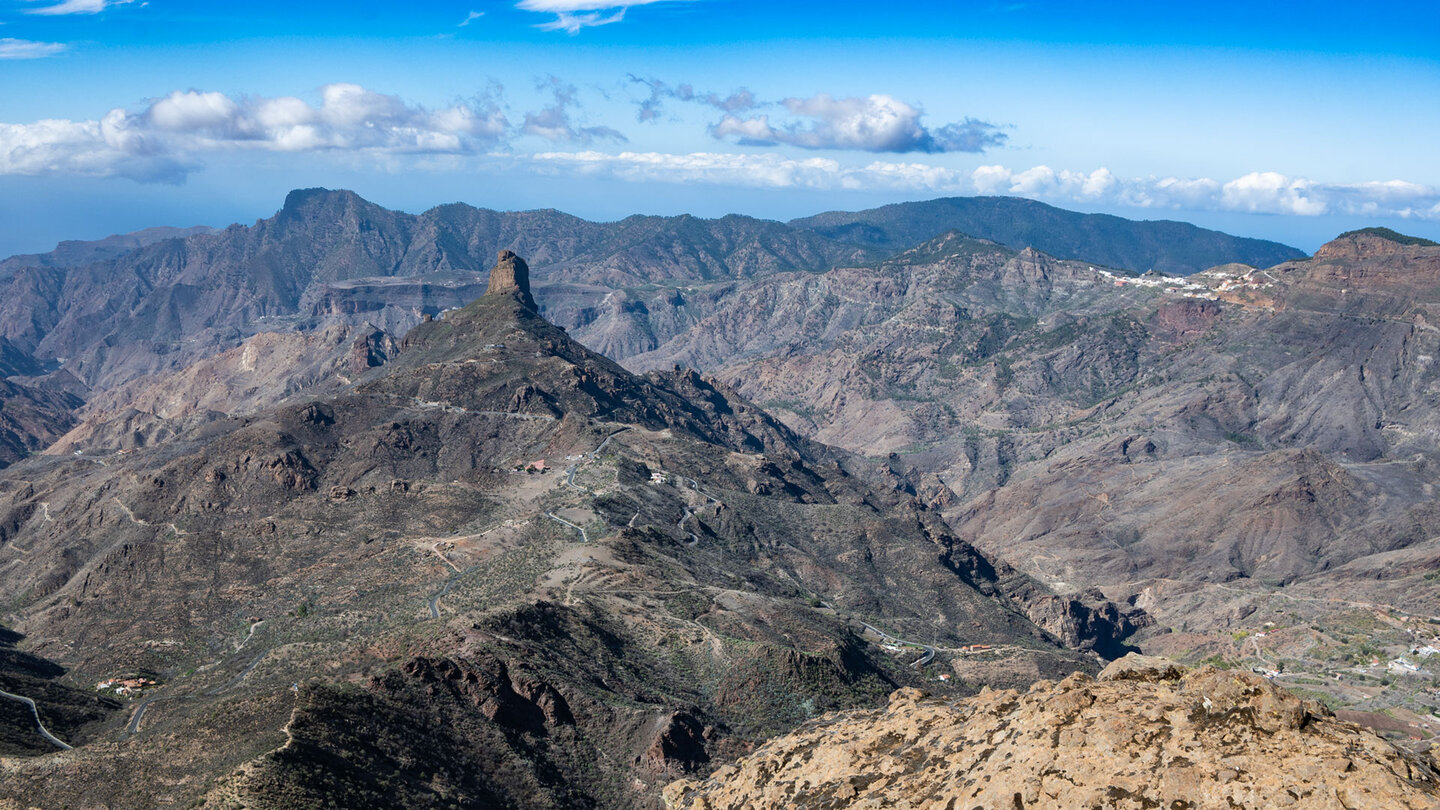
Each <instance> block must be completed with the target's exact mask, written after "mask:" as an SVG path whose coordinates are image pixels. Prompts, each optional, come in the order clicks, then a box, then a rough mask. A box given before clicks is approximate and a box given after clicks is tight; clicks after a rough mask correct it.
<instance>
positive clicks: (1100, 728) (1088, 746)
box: [665, 658, 1440, 810]
mask: <svg viewBox="0 0 1440 810" xmlns="http://www.w3.org/2000/svg"><path fill="white" fill-rule="evenodd" d="M1437 779H1440V774H1437V773H1436V770H1435V763H1434V762H1431V761H1426V760H1422V759H1420V758H1417V757H1415V756H1414V755H1411V754H1407V753H1405V752H1403V751H1401V750H1400V749H1398V748H1396V747H1395V746H1394V745H1392V744H1391V743H1389V742H1387V741H1385V740H1384V739H1382V738H1381V737H1379V736H1377V735H1376V734H1374V733H1373V732H1370V731H1368V730H1365V729H1362V728H1360V727H1359V726H1355V725H1352V724H1350V723H1345V722H1341V721H1339V720H1337V719H1335V718H1334V717H1333V716H1331V714H1330V712H1329V711H1327V710H1326V709H1325V708H1324V707H1322V706H1320V705H1319V704H1317V703H1312V702H1308V701H1303V700H1301V699H1300V698H1297V697H1295V696H1294V695H1292V694H1290V693H1289V692H1287V691H1285V690H1284V689H1282V688H1280V687H1277V686H1275V685H1274V684H1273V683H1271V682H1270V681H1267V680H1265V679H1264V678H1261V677H1258V676H1255V675H1251V674H1249V673H1240V672H1227V671H1222V670H1218V669H1215V668H1214V667H1208V666H1207V667H1201V668H1199V669H1195V670H1191V671H1189V672H1186V671H1184V670H1183V668H1181V667H1179V666H1177V665H1175V664H1173V663H1171V662H1169V661H1164V660H1156V659H1145V658H1126V659H1122V660H1121V661H1118V662H1116V663H1115V664H1112V665H1111V666H1110V667H1109V668H1107V669H1106V671H1105V672H1102V673H1101V675H1100V677H1099V679H1098V680H1096V679H1092V678H1090V677H1089V676H1087V675H1084V674H1082V673H1075V674H1074V675H1071V676H1070V677H1068V678H1066V679H1064V680H1063V681H1060V682H1059V683H1055V682H1052V681H1039V682H1037V683H1036V684H1034V685H1033V686H1032V687H1030V689H1029V690H1028V691H1026V692H1023V693H1022V692H1016V691H1012V690H1003V691H992V690H989V689H985V690H982V691H981V692H980V694H979V695H977V696H975V697H973V698H969V699H967V700H964V701H960V702H958V703H952V702H949V701H941V700H929V699H927V698H926V697H925V696H924V694H923V693H922V692H920V691H919V690H917V689H901V690H899V691H897V692H896V693H894V694H893V695H892V696H891V699H890V705H889V706H888V707H887V708H885V709H882V710H877V711H870V712H854V713H849V714H844V715H839V716H837V717H835V718H834V719H831V720H829V721H828V722H821V723H817V724H812V725H809V726H806V727H803V728H802V729H800V730H799V731H796V732H794V733H792V734H790V735H787V736H785V737H779V738H776V739H774V740H771V741H770V742H768V743H766V744H765V745H764V746H762V747H761V748H760V749H759V750H757V751H756V752H755V753H754V754H752V755H750V756H748V757H746V758H744V759H742V760H741V761H740V762H739V763H738V764H736V765H729V766H726V767H723V768H720V769H719V770H718V771H716V772H715V773H714V774H713V775H712V776H711V777H710V778H709V779H706V780H703V781H680V782H676V783H673V784H671V785H670V786H669V787H667V788H666V790H665V798H666V803H667V806H669V807H670V808H673V809H674V810H698V809H699V808H706V810H731V809H732V808H733V809H734V810H739V808H742V807H745V808H770V807H775V808H779V807H795V806H807V807H831V808H845V807H898V806H903V805H905V804H908V803H909V802H913V801H915V799H916V797H925V798H926V800H927V801H926V802H925V806H927V807H930V806H933V807H966V808H969V807H1007V808H1008V807H1015V808H1031V807H1109V808H1127V809H1128V808H1134V809H1135V810H1139V809H1140V808H1147V807H1166V808H1200V807H1282V806H1283V807H1291V808H1309V807H1314V808H1330V807H1352V808H1361V807H1365V808H1376V809H1377V810H1378V808H1413V809H1414V810H1419V808H1433V807H1435V806H1436V802H1437V800H1440V784H1437Z"/></svg>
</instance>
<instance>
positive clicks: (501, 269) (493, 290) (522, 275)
mask: <svg viewBox="0 0 1440 810" xmlns="http://www.w3.org/2000/svg"><path fill="white" fill-rule="evenodd" d="M508 293H514V294H517V295H519V296H520V300H521V302H523V303H524V304H525V306H527V307H529V308H530V309H531V310H536V309H538V308H537V307H536V306H535V299H534V298H532V297H530V266H529V265H527V264H525V260H524V259H522V258H520V257H519V256H516V255H515V253H514V251H509V250H502V251H500V255H499V258H497V259H496V261H495V266H494V267H493V268H491V270H490V283H489V284H488V285H486V287H485V294H486V295H505V294H508Z"/></svg>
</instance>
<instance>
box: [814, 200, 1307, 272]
mask: <svg viewBox="0 0 1440 810" xmlns="http://www.w3.org/2000/svg"><path fill="white" fill-rule="evenodd" d="M790 224H791V225H794V226H796V227H799V228H806V229H809V230H812V231H814V232H816V233H818V234H822V235H824V236H828V237H830V238H831V239H835V240H836V241H839V242H848V243H851V244H855V245H862V246H865V247H869V248H875V249H881V250H890V251H898V250H901V249H904V248H907V247H910V246H911V245H916V244H919V243H920V242H924V241H925V240H927V239H932V238H934V237H936V236H939V235H940V234H942V233H945V232H946V231H950V230H958V231H961V232H963V233H966V234H968V235H970V236H974V237H978V238H981V239H989V240H990V241H993V242H999V243H1001V244H1003V245H1006V246H1008V247H1011V248H1014V249H1016V250H1020V249H1022V248H1026V247H1033V248H1035V249H1036V250H1040V251H1043V252H1045V253H1048V254H1050V255H1051V256H1054V257H1055V258H1057V259H1076V260H1079V261H1087V262H1093V263H1095V264H1103V265H1105V266H1107V267H1115V268H1121V269H1125V270H1133V271H1136V272H1144V271H1147V270H1157V271H1159V272H1162V273H1171V274H1179V275H1189V274H1191V273H1197V272H1199V271H1201V270H1205V269H1207V268H1210V267H1214V266H1216V265H1220V264H1230V263H1232V262H1238V263H1240V264H1248V265H1250V266H1252V267H1269V266H1271V265H1274V264H1279V263H1280V262H1283V261H1288V260H1291V259H1299V258H1302V257H1303V256H1304V255H1305V253H1304V251H1301V250H1299V249H1297V248H1293V247H1290V246H1289V245H1282V244H1280V243H1278V242H1270V241H1266V240H1263V239H1248V238H1245V237H1239V236H1231V235H1229V234H1226V233H1221V232H1220V231H1212V230H1207V229H1205V228H1199V227H1196V226H1194V225H1191V224H1190V223H1188V222H1174V221H1171V220H1153V221H1136V220H1130V219H1123V218H1121V217H1117V216H1111V215H1109V214H1081V213H1077V212H1075V211H1066V210H1064V209H1062V208H1056V207H1054V206H1051V205H1046V204H1045V203H1041V202H1036V201H1035V200H1027V199H1024V198H1022V197H945V198H941V199H938V200H928V201H925V202H910V203H895V204H893V205H885V206H881V207H879V208H871V209H868V210H865V211H855V212H847V211H828V212H826V213H823V214H816V215H815V216H812V217H804V218H801V219H793V220H790Z"/></svg>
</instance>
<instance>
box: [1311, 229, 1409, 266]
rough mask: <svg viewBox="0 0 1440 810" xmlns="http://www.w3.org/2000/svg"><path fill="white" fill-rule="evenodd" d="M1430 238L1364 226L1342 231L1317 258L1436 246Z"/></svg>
mask: <svg viewBox="0 0 1440 810" xmlns="http://www.w3.org/2000/svg"><path fill="white" fill-rule="evenodd" d="M1436 246H1437V245H1436V243H1435V242H1432V241H1430V240H1429V239H1421V238H1419V237H1416V236H1406V235H1405V234H1403V233H1397V232H1395V231H1392V230H1390V229H1389V228H1363V229H1361V230H1358V231H1348V232H1346V233H1342V234H1340V235H1339V236H1337V237H1335V238H1334V239H1332V240H1330V241H1329V242H1326V243H1325V244H1323V245H1321V246H1320V249H1319V250H1317V251H1315V258H1317V259H1368V258H1371V257H1375V256H1390V255H1393V254H1396V253H1410V252H1413V250H1414V249H1415V248H1417V247H1436Z"/></svg>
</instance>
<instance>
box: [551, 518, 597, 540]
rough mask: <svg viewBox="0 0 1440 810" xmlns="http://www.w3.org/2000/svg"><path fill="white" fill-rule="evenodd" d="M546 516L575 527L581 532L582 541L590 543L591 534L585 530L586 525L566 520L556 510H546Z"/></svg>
mask: <svg viewBox="0 0 1440 810" xmlns="http://www.w3.org/2000/svg"><path fill="white" fill-rule="evenodd" d="M545 517H548V518H550V519H551V520H554V521H557V522H559V523H564V524H565V525H566V526H569V527H570V528H572V529H574V530H575V531H577V532H580V542H582V543H588V542H590V535H589V534H587V533H586V532H585V529H584V527H581V526H576V525H575V524H574V523H571V522H570V521H568V520H566V519H565V518H562V517H560V516H559V515H557V514H555V513H554V512H546V513H545Z"/></svg>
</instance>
